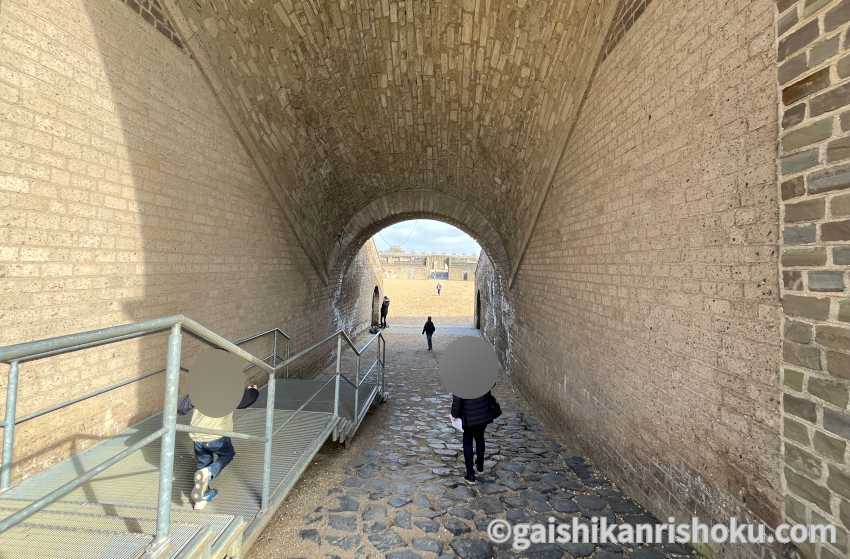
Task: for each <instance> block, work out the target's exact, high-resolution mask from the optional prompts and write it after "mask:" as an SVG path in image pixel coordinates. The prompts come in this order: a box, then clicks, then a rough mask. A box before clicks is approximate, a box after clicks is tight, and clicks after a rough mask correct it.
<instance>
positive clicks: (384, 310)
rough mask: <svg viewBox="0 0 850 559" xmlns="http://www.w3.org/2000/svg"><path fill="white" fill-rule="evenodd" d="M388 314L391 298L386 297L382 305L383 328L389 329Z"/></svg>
mask: <svg viewBox="0 0 850 559" xmlns="http://www.w3.org/2000/svg"><path fill="white" fill-rule="evenodd" d="M388 312H390V298H389V297H384V302H383V303H381V328H386V327H387V313H388Z"/></svg>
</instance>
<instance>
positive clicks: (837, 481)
mask: <svg viewBox="0 0 850 559" xmlns="http://www.w3.org/2000/svg"><path fill="white" fill-rule="evenodd" d="M826 485H827V487H829V488H830V489H832V490H833V491H835V492H836V493H838V494H839V495H841V496H842V497H850V475H848V474H847V473H846V472H844V471H842V470H840V469H839V468H838V467H836V466H835V465H833V464H830V465H829V477H827V480H826ZM827 510H829V509H827Z"/></svg>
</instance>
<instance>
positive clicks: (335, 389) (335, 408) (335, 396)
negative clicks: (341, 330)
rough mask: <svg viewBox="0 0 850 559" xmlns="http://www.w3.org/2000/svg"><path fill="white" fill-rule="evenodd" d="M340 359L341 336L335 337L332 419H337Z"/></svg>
mask: <svg viewBox="0 0 850 559" xmlns="http://www.w3.org/2000/svg"><path fill="white" fill-rule="evenodd" d="M341 358H342V335H341V334H338V335H337V337H336V387H335V388H334V417H339V375H340V360H341Z"/></svg>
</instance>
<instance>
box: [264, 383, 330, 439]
mask: <svg viewBox="0 0 850 559" xmlns="http://www.w3.org/2000/svg"><path fill="white" fill-rule="evenodd" d="M332 380H336V379H335V378H334V377H331V378H329V379H328V380H326V381H325V383H324V384H323V385H322V386H321V387H319V389H318V390H316V391H315V392H313V395H312V396H310V397H309V398H307V400H305V401H304V403H303V404H301V405H300V406H298V408H297V409H296V410H295V411H293V412H292V414H291V415H290V416H289V417H287V418H286V420H285V421H284V422H283V423H282V424H281V425H280V427H278V428H277V429H275V430H274V433H272V436H274V435H277V434H278V433H279V432H280V430H281V429H283V428H284V427H286V426H287V425H289V422H290V421H292V418H294V417H295V414H297V413H298V412H300V411H303V410H304V408H306V407H307V404H309V403H310V402H312V401H313V399H314V398H315V397H316V396H318V395H319V394H320V393H321V392H322V390H324V389H325V387H326V386H327V385H329V384H330V383H331V381H332Z"/></svg>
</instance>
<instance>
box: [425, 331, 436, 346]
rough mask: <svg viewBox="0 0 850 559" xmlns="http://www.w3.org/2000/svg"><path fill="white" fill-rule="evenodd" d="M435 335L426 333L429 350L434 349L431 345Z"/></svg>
mask: <svg viewBox="0 0 850 559" xmlns="http://www.w3.org/2000/svg"><path fill="white" fill-rule="evenodd" d="M433 335H434V334H428V333H427V332H426V333H425V337H426V338H428V349H434V347H433V345H432V344H431V336H433Z"/></svg>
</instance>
